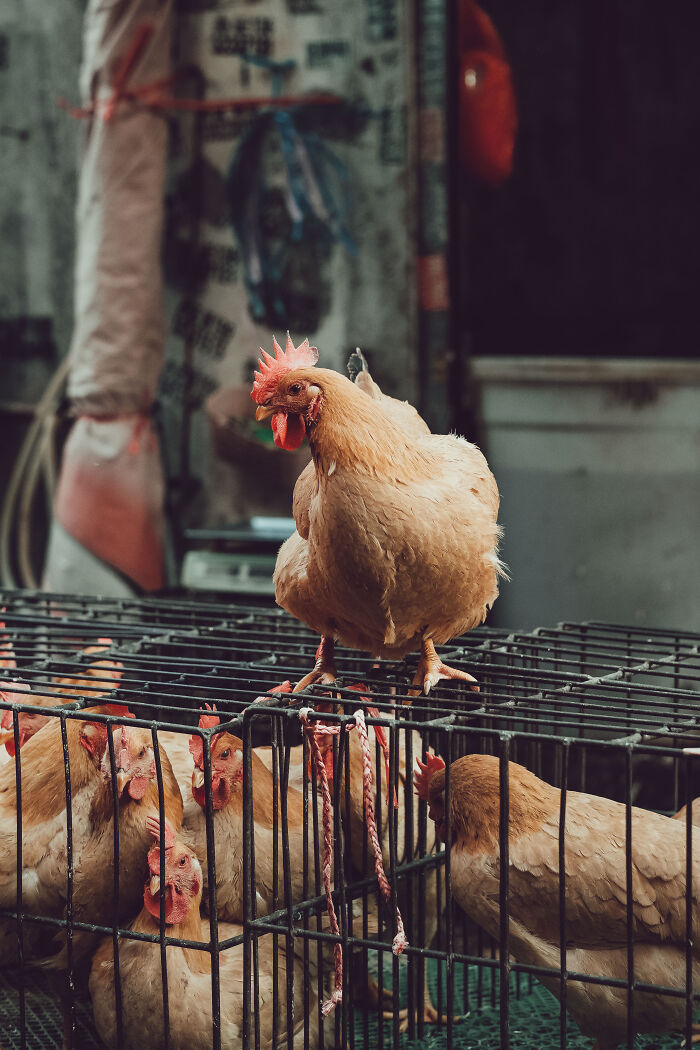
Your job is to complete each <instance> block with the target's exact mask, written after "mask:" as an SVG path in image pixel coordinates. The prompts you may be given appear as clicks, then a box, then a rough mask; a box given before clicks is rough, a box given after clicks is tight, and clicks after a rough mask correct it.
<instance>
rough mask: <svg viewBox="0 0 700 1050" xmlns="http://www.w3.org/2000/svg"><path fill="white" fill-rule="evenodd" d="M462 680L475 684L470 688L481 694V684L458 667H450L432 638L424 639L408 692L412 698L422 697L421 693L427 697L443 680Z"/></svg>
mask: <svg viewBox="0 0 700 1050" xmlns="http://www.w3.org/2000/svg"><path fill="white" fill-rule="evenodd" d="M449 678H455V679H461V680H462V681H465V682H473V683H474V684H473V685H471V686H470V687H469V688H470V689H473V690H474V691H475V692H477V693H478V692H479V683H478V682H477V680H476V678H473V677H472V675H470V674H467V672H466V671H458V670H457V668H456V667H448V666H447V664H444V663H443V662H442V660H441V659H440V657H439V656H438V654H437V653H436V652H435V643H434V642H433V640H432V638H424V639H423V641H422V642H421V647H420V659H419V660H418V667H417V668H416V673H415V674H414V676H413V683H412V688H411V689H409V690H408V692H409V695H410V696H420V694H421V692H423V693H425V695H426V696H427V695H428V693H429V692H430V690H431V689H432V687H433V686H434V685H437V683H438V682H440V681H442V680H443V679H449Z"/></svg>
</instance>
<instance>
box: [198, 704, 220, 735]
mask: <svg viewBox="0 0 700 1050" xmlns="http://www.w3.org/2000/svg"><path fill="white" fill-rule="evenodd" d="M204 706H205V707H206V709H207V711H216V704H212V705H211V707H210V706H209V704H205V705H204ZM220 721H221V719H220V718H219V716H218V715H200V716H199V728H200V729H211V727H212V726H218V724H219V722H220Z"/></svg>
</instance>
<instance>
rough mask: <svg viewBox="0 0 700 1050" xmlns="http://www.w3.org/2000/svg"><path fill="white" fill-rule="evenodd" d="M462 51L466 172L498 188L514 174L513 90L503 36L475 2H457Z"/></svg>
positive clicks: (462, 155) (462, 154) (462, 134)
mask: <svg viewBox="0 0 700 1050" xmlns="http://www.w3.org/2000/svg"><path fill="white" fill-rule="evenodd" d="M459 51H460V63H459V129H460V158H461V163H462V170H463V171H464V172H465V173H467V174H469V175H473V176H474V177H476V178H477V179H479V180H481V181H482V182H485V183H487V184H488V185H490V186H500V185H501V183H503V182H505V180H506V179H507V178H508V176H509V175H510V173H511V172H512V170H513V148H514V146H515V133H516V129H517V126H518V113H517V107H516V102H515V89H514V87H513V78H512V76H511V71H510V66H509V65H508V59H507V57H506V53H505V50H504V47H503V43H502V41H501V38H500V37H499V35H498V33H497V32H496V29H495V27H494V25H493V22H492V21H491V19H490V18H489V16H488V15H487V14H485V12H484V11H482V10H481V8H480V7H478V5H477V4H475V3H474V0H459Z"/></svg>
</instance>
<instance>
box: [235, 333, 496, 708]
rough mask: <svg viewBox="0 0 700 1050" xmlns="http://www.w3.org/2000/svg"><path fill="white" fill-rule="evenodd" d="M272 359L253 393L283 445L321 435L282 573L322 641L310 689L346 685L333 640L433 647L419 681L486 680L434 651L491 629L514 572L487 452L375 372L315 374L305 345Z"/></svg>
mask: <svg viewBox="0 0 700 1050" xmlns="http://www.w3.org/2000/svg"><path fill="white" fill-rule="evenodd" d="M274 349H275V356H274V357H272V356H270V355H269V354H267V353H265V351H261V353H262V358H261V359H260V362H259V369H260V370H259V371H258V372H256V373H255V383H254V386H253V390H252V394H251V396H252V398H253V400H254V401H255V402H256V403H257V405H258V409H257V411H256V418H257V419H258V420H262V419H266V418H269V417H271V419H272V430H273V433H274V440H275V444H276V445H277V446H278V447H279V448H282V449H287V450H290V451H291V450H294V449H296V448H298V447H299V446H300V445H301V443H302V441H303V440H304V437H308V439H309V445H310V447H311V454H312V462H311V463H310V464H309V465H308V466H307V467H306V469H305V470H304V471H303V472H302V474H301V475H300V477H299V479H298V481H297V483H296V486H295V489H294V506H293V509H294V518H295V520H296V525H297V530H296V532H295V533H294V534H293V535H292V536H291V537H290V538H289V539H288V540H287V541H286V542H285V543H284V544H283V545H282V547H281V549H280V552H279V555H278V558H277V565H276V568H275V587H276V590H275V596H276V599H277V602H278V604H279V605H281V606H282V607H283V608H284V609H287V610H288V612H290V613H291V614H292V615H293V616H295V617H297V619H299V620H302V621H303V622H304V623H306V624H308V625H309V627H311V628H312V629H313V630H314V631H317V632H318V633H319V634H320V635H321V645H320V647H319V653H318V658H317V661H316V666H315V667H314V669H313V670H312V671H311V672H310V673H309V674H307V675H306V676H305V677H304V678H302V680H301V681H300V682H299V683H298V684H297V686H296V689H297V690H300V689H304V688H306V687H307V686H308V685H311V684H313V683H322V684H324V683H330V682H332V681H333V680H334V678H335V664H334V657H333V646H334V641H335V640H336V639H339V640H340V641H342V642H343V643H344V644H345V645H348V646H351V647H352V648H355V649H362V650H366V651H368V652H370V653H372V654H374V655H375V656H381V657H386V658H389V659H396V658H400V657H403V656H405V655H406V654H407V653H409V652H411V651H413V650H415V649H418V648H420V659H419V662H418V668H417V671H416V674H415V677H414V680H413V686H414V688H416V689H417V690H421V689H422V690H424V691H425V692H426V693H427V692H428V691H429V690H430V689H431V688H432V687H433V686H434V685H435V684H436V683H437V682H438V681H440V680H441V679H447V678H456V679H466V680H467V681H469V682H472V683H473V682H474V681H475V680H474V679H473V678H472V677H471V676H470V675H468V674H467V673H466V672H464V671H461V670H457V669H455V668H450V667H447V666H446V665H445V664H443V663H442V661H441V660H440V658H439V657H438V655H437V653H436V652H435V645H439V644H442V643H444V642H447V641H448V640H449V639H450V638H453V637H455V636H456V635H459V634H462V633H464V632H465V631H469V630H470V629H471V628H473V627H476V626H477V625H478V624H480V623H482V622H483V620H484V618H485V617H486V614H487V613H488V611H489V609H490V608H491V606H492V605H493V602H494V601H495V599H496V596H497V594H498V578H499V576H503V575H505V572H504V568H503V566H502V564H501V562H500V561H499V558H498V540H499V536H500V529H499V526H498V524H497V520H496V519H497V514H498V503H499V496H498V489H497V487H496V482H495V481H494V478H493V476H492V474H491V472H490V470H489V468H488V465H487V463H486V460H485V458H484V456H483V455H482V453H481V452H480V451H479V449H478V448H477V447H476V446H475V445H472V444H470V443H469V442H468V441H466V440H465V439H464V438H461V437H457V436H455V435H453V434H448V435H443V434H431V433H430V431H429V429H428V427H427V425H426V424H425V423H424V422H423V420H422V419H421V418H420V416H419V415H418V413H417V412H416V411H415V409H413V408H412V407H411V406H410V405H408V404H407V403H405V402H400V401H396V400H395V399H393V398H390V397H387V396H386V395H385V394H383V393H382V392H381V390H380V389H379V387H378V386H377V384H376V383H374V382H373V381H372V379H371V377H370V375H369V373H368V372H367V370H366V366H365V364H364V359H363V358H362V357H361V354H359V353H358V355H356V359H357V360H359V361H361V362H362V369H361V371H360V372H359V374H358V375H357V377H356V380H355V382H354V383H353V382H351V381H350V380H349V379H346V378H345V377H344V376H342V375H339V374H338V373H337V372H332V371H329V370H328V369H325V368H315V367H314V366H315V364H316V361H317V359H318V353H317V351H316V349H315V348H314V347H310V346H309V342H308V340H305V341H304V342H303V343H302V344H301V345H300V346H298V347H294V345H293V343H292V341H291V339H290V338H289V335H288V336H287V347H286V350H284V351H283V350H282V349H281V348H280V347H279V345H278V344H277V341H276V340H275V341H274Z"/></svg>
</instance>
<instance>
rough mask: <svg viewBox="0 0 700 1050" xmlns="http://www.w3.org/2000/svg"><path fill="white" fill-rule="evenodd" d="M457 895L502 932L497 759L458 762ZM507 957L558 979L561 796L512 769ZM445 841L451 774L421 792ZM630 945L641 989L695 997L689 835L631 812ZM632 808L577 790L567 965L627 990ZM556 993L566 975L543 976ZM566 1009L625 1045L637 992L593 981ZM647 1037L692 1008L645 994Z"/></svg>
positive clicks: (568, 861) (575, 986) (586, 1027)
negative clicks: (688, 975)
mask: <svg viewBox="0 0 700 1050" xmlns="http://www.w3.org/2000/svg"><path fill="white" fill-rule="evenodd" d="M450 784H451V788H450V791H451V798H450V831H451V877H452V893H453V895H454V897H455V899H456V900H457V902H458V903H459V904H460V906H461V907H462V908H463V909H464V910H465V911H466V912H467V914H468V915H469V916H470V917H471V918H472V919H474V921H475V922H477V923H478V924H479V925H481V926H482V927H483V928H484V929H485V930H486V931H487V932H488V933H489V934H491V936H493V937H495V938H498V937H499V933H500V892H499V891H500V853H499V810H500V801H499V760H498V759H497V758H494V757H493V756H490V755H468V756H466V757H464V758H461V759H458V760H457V761H456V762H454V763H453V764H452V766H451V772H450ZM509 784H510V788H509V858H508V859H509V920H510V921H509V926H510V940H509V948H510V951H511V953H512V954H513V956H514V957H515V958H516V960H518V961H519V962H524V963H527V964H530V965H537V966H548V967H552V968H553V969H556V970H558V969H559V967H560V963H561V953H560V939H559V937H560V929H559V922H560V916H559V907H558V902H559V812H560V792H559V790H558V789H556V788H554V787H551V786H550V785H549V784H546V783H544V782H543V781H542V780H540V779H539V778H538V777H536V776H534V774H532V773H530V772H529V771H528V770H526V769H524V768H523V767H522V766H519V765H517V764H516V763H514V762H511V763H510V764H509ZM417 787H419V789H420V791H421V794H422V797H424V798H425V799H426V801H428V802H429V803H430V816H431V817H432V819H433V820H435V822H436V825H437V828H438V833H439V834H441V836H442V837H443V838H444V837H445V834H446V822H445V773H444V770H439V771H437V772H434V773H433V774H432V777H431V778H430V780H429V783H428V785H427V786H426V785H425V784H423V785H417ZM631 817H632V834H631V844H630V849H631V860H632V936H633V940H634V976H635V980H636V981H637V982H641V983H648V984H661V985H665V986H669V985H670V986H671V987H676V988H678V989H679V990H683V989H684V988H685V964H686V939H685V938H686V914H685V912H686V838H685V836H686V829H685V826H684V825H683V823H682V822H679V821H674V820H672V819H670V818H669V817H664V816H661V815H660V814H657V813H651V812H648V811H647V810H642V809H638V808H636V807H632V813H631ZM625 847H626V807H625V806H624V804H622V803H619V802H614V801H612V800H610V799H606V798H601V797H599V796H596V795H589V794H586V793H584V792H577V791H569V792H567V801H566V829H565V855H564V860H565V874H566V914H565V920H566V959H567V962H566V965H567V968H568V969H569V971H571V972H573V971H578V972H580V973H584V974H589V975H591V976H592V975H599V976H606V977H613V978H616V979H619V980H624V981H626V980H627V874H626V861H625ZM692 872H693V875H692V878H693V890H692V902H693V914H692V938H693V946H692V951H693V964H692V971H693V988H694V990H695V991H698V990H699V989H700V957H699V956H698V947H697V946H698V944H700V912H699V910H698V908H697V893H698V888H700V851H697V852H695V854H694V856H693V858H692ZM541 979H542V980H543V983H544V984H545V985H546V986H547V987H548V988H549V989H550V990H551V991H552V992H553V993H554V994H555V995H559V994H560V992H561V988H560V980H559V975H558V974H557V975H556V976H552V977H551V978H549V977H543V978H541ZM566 1005H567V1009H568V1010H569V1012H570V1013H571V1014H572V1016H573V1017H574V1019H575V1020H576V1022H577V1024H578V1025H579V1027H580V1028H581V1029H582V1031H583V1032H585V1033H586V1034H589V1035H595V1036H596V1037H597V1038H598V1039H599V1042H600V1045H601V1046H603V1045H604V1046H608V1047H614V1046H616V1045H617V1044H618V1043H619V1042H621V1041H622V1040H623V1039H624V1038H625V1037H626V1026H627V991H626V989H625V988H612V987H605V986H602V985H598V984H591V983H590V982H588V983H587V982H586V981H574V982H571V983H569V984H568V985H567V1000H566ZM634 1019H635V1026H636V1028H637V1030H639V1031H653V1030H666V1029H672V1028H680V1027H682V1026H683V1025H684V1022H685V1000H684V999H683V998H674V997H669V996H663V995H659V994H654V993H641V992H637V993H636V994H635V1005H634Z"/></svg>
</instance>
